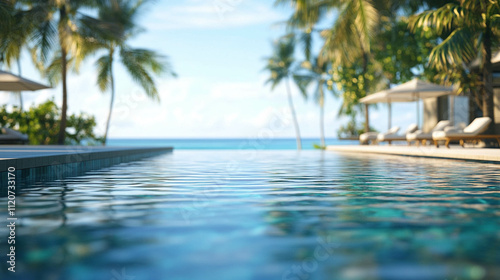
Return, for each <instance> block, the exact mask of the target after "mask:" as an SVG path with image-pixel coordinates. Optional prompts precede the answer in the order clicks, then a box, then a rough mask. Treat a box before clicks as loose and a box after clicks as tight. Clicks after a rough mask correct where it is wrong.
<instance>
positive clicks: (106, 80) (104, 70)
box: [96, 53, 113, 92]
mask: <svg viewBox="0 0 500 280" xmlns="http://www.w3.org/2000/svg"><path fill="white" fill-rule="evenodd" d="M96 65H97V85H98V86H99V89H100V90H101V91H103V92H104V91H107V90H108V89H109V86H110V84H111V67H112V66H113V59H112V54H110V53H108V54H105V55H103V56H101V57H100V58H99V59H97V61H96Z"/></svg>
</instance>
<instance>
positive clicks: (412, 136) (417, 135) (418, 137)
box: [406, 120, 450, 146]
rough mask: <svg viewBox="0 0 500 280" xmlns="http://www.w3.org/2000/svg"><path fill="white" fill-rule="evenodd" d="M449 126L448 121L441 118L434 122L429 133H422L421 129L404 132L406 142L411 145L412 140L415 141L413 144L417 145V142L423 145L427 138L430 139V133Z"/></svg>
mask: <svg viewBox="0 0 500 280" xmlns="http://www.w3.org/2000/svg"><path fill="white" fill-rule="evenodd" d="M448 126H450V121H448V120H443V121H440V122H438V123H437V124H436V126H435V127H434V128H433V129H432V130H431V131H430V132H429V133H424V132H423V131H421V130H417V131H415V132H412V133H408V134H406V141H407V142H408V145H411V143H412V142H414V141H415V144H417V146H418V145H419V144H422V145H425V144H426V142H427V140H428V141H432V133H433V132H436V131H442V130H443V129H445V128H446V127H448Z"/></svg>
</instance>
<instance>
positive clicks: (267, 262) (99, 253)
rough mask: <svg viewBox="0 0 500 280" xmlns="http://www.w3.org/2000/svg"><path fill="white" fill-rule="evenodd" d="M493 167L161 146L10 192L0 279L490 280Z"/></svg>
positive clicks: (495, 210) (495, 244) (494, 265)
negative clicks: (11, 247)
mask: <svg viewBox="0 0 500 280" xmlns="http://www.w3.org/2000/svg"><path fill="white" fill-rule="evenodd" d="M498 167H499V165H496V164H487V163H471V162H462V161H451V160H431V159H419V158H407V157H386V156H369V155H363V156H360V155H344V154H337V153H333V152H321V151H303V152H300V153H298V152H295V151H255V150H241V151H194V150H192V151H175V152H174V153H173V154H166V155H162V156H158V157H154V158H149V159H146V160H143V161H137V162H131V163H125V164H121V165H117V166H113V167H110V168H106V169H102V170H99V171H94V172H89V173H87V174H86V175H84V176H80V177H76V178H68V179H66V180H64V181H63V182H53V183H44V185H43V186H33V187H32V188H30V189H29V190H26V191H24V192H23V193H22V194H18V197H17V201H16V205H17V209H16V210H17V215H18V218H19V221H18V227H17V228H16V272H15V273H12V272H9V271H7V264H6V261H5V260H6V257H5V254H4V252H6V251H7V247H8V244H7V241H6V238H4V237H6V236H7V235H8V231H7V227H5V226H3V227H0V235H1V236H2V239H1V240H2V241H1V242H0V249H1V252H2V258H3V259H2V260H3V261H2V264H1V270H0V279H28V280H29V279H74V280H79V279H106V280H108V279H112V280H125V279H135V280H139V279H301V280H302V279H455V278H457V279H495V278H496V279H498V278H500V268H499V267H500V266H499V264H500V254H498V251H499V249H500V225H499V223H498V221H499V216H500V203H499V200H500V175H499V172H498V170H499V168H498ZM6 201H7V200H6V198H1V199H0V202H1V203H0V207H2V208H4V209H6V208H7V202H6ZM6 212H7V211H3V210H2V211H0V218H1V219H2V220H3V221H6V218H7V214H6Z"/></svg>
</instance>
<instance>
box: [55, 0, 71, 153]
mask: <svg viewBox="0 0 500 280" xmlns="http://www.w3.org/2000/svg"><path fill="white" fill-rule="evenodd" d="M66 20H67V14H66V7H65V6H62V7H61V8H60V9H59V24H60V26H59V47H60V48H61V74H62V93H63V96H62V108H61V123H60V128H59V137H58V138H57V144H59V145H64V140H65V138H66V122H67V120H66V118H67V116H66V114H67V111H68V100H67V99H68V89H67V85H66V83H67V80H66V79H67V67H68V62H67V55H68V51H67V49H66V44H65V42H64V38H63V37H64V36H65V34H64V32H63V30H62V28H64V27H63V23H65V21H66Z"/></svg>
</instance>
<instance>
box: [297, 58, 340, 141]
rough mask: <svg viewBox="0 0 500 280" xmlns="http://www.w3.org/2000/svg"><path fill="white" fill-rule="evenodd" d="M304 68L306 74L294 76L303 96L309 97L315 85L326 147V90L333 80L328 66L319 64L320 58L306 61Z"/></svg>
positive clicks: (321, 134)
mask: <svg viewBox="0 0 500 280" xmlns="http://www.w3.org/2000/svg"><path fill="white" fill-rule="evenodd" d="M301 66H302V68H303V69H304V70H306V73H303V74H296V75H294V79H295V81H296V83H297V85H298V86H299V89H300V90H301V92H302V94H304V95H307V88H308V87H309V86H310V85H311V84H312V83H314V85H313V86H314V100H315V101H316V103H317V104H318V105H319V108H320V138H321V147H325V146H326V144H325V124H324V122H325V90H328V86H329V83H331V82H330V80H331V78H330V77H329V76H328V74H327V71H328V64H326V63H318V58H317V57H316V58H315V59H313V60H312V62H310V61H305V62H303V63H302V65H301Z"/></svg>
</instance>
